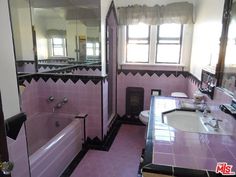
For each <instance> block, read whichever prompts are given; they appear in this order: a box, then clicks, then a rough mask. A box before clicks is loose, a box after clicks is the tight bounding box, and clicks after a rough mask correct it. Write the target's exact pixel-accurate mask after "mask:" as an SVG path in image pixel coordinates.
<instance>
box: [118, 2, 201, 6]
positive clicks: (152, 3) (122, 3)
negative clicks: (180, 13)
mask: <svg viewBox="0 0 236 177" xmlns="http://www.w3.org/2000/svg"><path fill="white" fill-rule="evenodd" d="M114 1H115V5H116V6H117V7H125V6H128V5H135V4H139V5H147V6H154V5H156V4H158V5H166V4H170V3H173V2H190V3H192V4H194V5H195V4H196V3H197V1H198V0H114Z"/></svg>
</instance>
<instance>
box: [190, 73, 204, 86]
mask: <svg viewBox="0 0 236 177" xmlns="http://www.w3.org/2000/svg"><path fill="white" fill-rule="evenodd" d="M188 78H189V80H190V81H192V82H193V83H194V84H196V85H197V86H198V87H200V86H201V81H200V80H199V79H198V78H197V77H195V76H194V75H193V74H191V73H189V76H188Z"/></svg>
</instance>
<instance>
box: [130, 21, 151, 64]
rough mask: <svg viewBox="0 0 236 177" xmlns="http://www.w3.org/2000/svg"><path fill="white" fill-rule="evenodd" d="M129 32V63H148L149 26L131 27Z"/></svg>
mask: <svg viewBox="0 0 236 177" xmlns="http://www.w3.org/2000/svg"><path fill="white" fill-rule="evenodd" d="M127 30H128V35H127V46H126V49H127V62H137V63H144V62H145V63H146V62H148V56H149V25H145V24H138V25H129V26H128V28H127Z"/></svg>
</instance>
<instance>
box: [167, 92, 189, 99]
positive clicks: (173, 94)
mask: <svg viewBox="0 0 236 177" xmlns="http://www.w3.org/2000/svg"><path fill="white" fill-rule="evenodd" d="M171 96H172V97H176V98H188V96H187V95H186V94H185V93H183V92H172V93H171Z"/></svg>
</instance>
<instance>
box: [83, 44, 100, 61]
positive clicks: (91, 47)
mask: <svg viewBox="0 0 236 177" xmlns="http://www.w3.org/2000/svg"><path fill="white" fill-rule="evenodd" d="M86 50H87V51H86V53H87V56H88V57H98V56H99V42H92V41H91V42H89V41H88V42H87V44H86Z"/></svg>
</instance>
